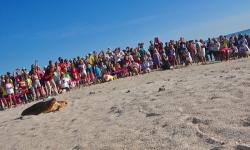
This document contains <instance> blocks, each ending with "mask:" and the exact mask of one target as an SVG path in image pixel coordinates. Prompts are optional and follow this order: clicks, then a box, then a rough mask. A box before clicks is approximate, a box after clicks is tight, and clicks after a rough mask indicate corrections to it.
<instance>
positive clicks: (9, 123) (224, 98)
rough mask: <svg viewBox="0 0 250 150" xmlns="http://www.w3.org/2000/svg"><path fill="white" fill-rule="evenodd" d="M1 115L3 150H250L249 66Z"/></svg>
mask: <svg viewBox="0 0 250 150" xmlns="http://www.w3.org/2000/svg"><path fill="white" fill-rule="evenodd" d="M57 98H58V99H60V100H67V101H68V102H69V105H68V106H67V107H66V108H65V109H63V110H61V111H59V112H56V113H49V114H41V115H39V116H28V117H24V118H23V120H20V119H15V118H18V117H20V114H21V112H22V110H24V109H25V108H27V107H28V106H30V105H32V104H29V105H25V106H20V107H18V108H15V109H11V110H6V111H3V112H0V118H1V120H0V135H1V136H0V149H3V150H7V149H11V150H12V149H18V150H28V149H32V150H33V149H39V150H40V149H41V150H43V149H52V150H71V149H72V150H81V149H91V150H92V149H93V150H95V149H102V150H113V149H114V150H117V149H129V150H145V149H178V150H181V149H195V150H196V149H197V150H202V149H206V150H207V149H213V150H217V149H238V150H239V149H244V148H247V149H250V148H249V147H248V146H247V145H250V59H240V60H236V61H230V62H222V63H215V64H210V65H204V66H203V65H199V66H197V65H193V66H190V67H187V68H183V69H176V70H170V71H156V72H153V73H150V74H146V75H141V76H136V77H129V78H125V79H120V80H116V81H113V82H109V83H105V84H100V85H94V86H91V87H85V88H82V89H77V90H75V91H72V92H70V93H66V94H64V95H60V96H59V97H57Z"/></svg>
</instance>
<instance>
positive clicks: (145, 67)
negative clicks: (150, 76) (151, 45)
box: [142, 55, 151, 73]
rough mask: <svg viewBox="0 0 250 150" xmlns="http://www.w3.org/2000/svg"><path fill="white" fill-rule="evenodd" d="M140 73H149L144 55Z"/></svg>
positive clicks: (147, 61)
mask: <svg viewBox="0 0 250 150" xmlns="http://www.w3.org/2000/svg"><path fill="white" fill-rule="evenodd" d="M142 71H143V73H150V72H151V69H150V60H149V58H148V56H147V55H144V57H143V61H142Z"/></svg>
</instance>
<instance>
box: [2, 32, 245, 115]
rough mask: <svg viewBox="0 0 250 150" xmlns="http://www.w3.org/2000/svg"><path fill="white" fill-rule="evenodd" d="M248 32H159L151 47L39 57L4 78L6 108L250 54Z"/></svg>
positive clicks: (3, 89) (3, 101) (3, 106)
mask: <svg viewBox="0 0 250 150" xmlns="http://www.w3.org/2000/svg"><path fill="white" fill-rule="evenodd" d="M249 47H250V37H249V36H248V35H233V36H231V37H226V36H220V37H218V38H212V39H210V38H209V39H208V40H207V41H205V40H202V39H200V40H185V39H184V38H183V37H181V38H180V40H177V41H174V40H170V41H169V42H166V43H163V42H161V40H160V39H159V38H158V37H156V38H154V40H153V41H150V43H149V47H148V49H146V48H145V46H144V43H139V44H138V46H137V47H135V48H131V47H126V49H121V48H116V49H114V50H111V49H110V48H108V49H107V50H106V51H101V52H99V53H98V52H96V51H94V52H92V53H90V54H88V55H87V56H85V57H76V58H73V59H70V60H68V59H64V58H61V57H59V58H58V60H57V61H55V62H52V61H49V63H48V66H46V67H44V68H41V67H40V66H39V65H38V64H37V63H36V64H32V65H31V69H30V70H27V69H16V70H15V72H14V73H13V74H12V73H9V72H8V73H7V74H5V75H2V76H1V79H0V104H1V105H0V108H1V110H5V109H9V108H12V107H16V106H18V105H21V104H26V103H29V102H31V101H35V100H41V99H44V98H46V97H49V96H54V95H58V94H61V93H65V92H68V91H70V90H72V89H74V88H80V87H81V86H89V85H92V84H98V83H103V82H108V81H112V80H115V79H119V78H124V77H128V76H134V75H139V74H143V73H150V72H151V71H152V70H167V69H172V68H176V67H177V66H179V65H183V66H188V65H192V64H193V63H196V64H199V63H200V64H206V63H207V62H208V61H228V60H229V59H237V58H241V57H248V55H249V54H250V50H249Z"/></svg>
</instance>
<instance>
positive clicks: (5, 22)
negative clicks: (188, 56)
mask: <svg viewBox="0 0 250 150" xmlns="http://www.w3.org/2000/svg"><path fill="white" fill-rule="evenodd" d="M249 28H250V0H71V1H70V0H0V52H1V55H0V73H4V72H6V71H11V72H12V71H13V70H14V69H15V68H17V67H23V66H24V67H28V68H29V67H30V64H32V63H34V61H35V59H37V60H38V61H39V64H41V65H46V64H47V62H48V60H49V59H52V60H55V59H57V58H58V57H59V56H62V57H66V58H72V57H74V56H78V55H81V56H83V55H84V54H86V53H88V52H90V51H93V50H97V51H99V50H103V49H106V48H108V47H110V48H114V47H125V46H136V45H137V43H138V42H141V41H143V42H145V43H147V42H148V41H149V40H151V39H152V38H154V37H155V36H159V37H160V38H161V39H162V40H163V41H166V40H169V39H178V38H179V37H180V36H185V37H186V38H200V37H202V38H207V37H208V36H217V35H219V34H226V33H231V32H236V31H241V30H244V29H249Z"/></svg>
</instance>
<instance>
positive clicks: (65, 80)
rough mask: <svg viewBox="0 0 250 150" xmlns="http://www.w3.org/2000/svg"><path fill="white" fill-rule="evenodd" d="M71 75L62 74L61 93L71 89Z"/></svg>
mask: <svg viewBox="0 0 250 150" xmlns="http://www.w3.org/2000/svg"><path fill="white" fill-rule="evenodd" d="M70 82H71V81H70V77H69V76H68V75H64V73H62V74H61V77H60V93H65V92H68V91H70Z"/></svg>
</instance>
